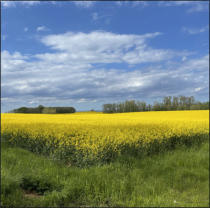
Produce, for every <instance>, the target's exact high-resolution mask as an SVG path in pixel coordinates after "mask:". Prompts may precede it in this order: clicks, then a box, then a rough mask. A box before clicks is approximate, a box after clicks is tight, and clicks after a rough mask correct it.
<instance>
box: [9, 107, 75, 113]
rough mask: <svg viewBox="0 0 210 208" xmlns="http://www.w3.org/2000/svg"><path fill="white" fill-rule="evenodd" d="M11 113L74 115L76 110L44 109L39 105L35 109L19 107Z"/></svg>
mask: <svg viewBox="0 0 210 208" xmlns="http://www.w3.org/2000/svg"><path fill="white" fill-rule="evenodd" d="M11 112H13V113H47V114H51V113H75V112H76V110H75V108H73V107H44V106H43V105H39V106H38V107H37V108H27V107H21V108H18V109H14V110H13V111H11Z"/></svg>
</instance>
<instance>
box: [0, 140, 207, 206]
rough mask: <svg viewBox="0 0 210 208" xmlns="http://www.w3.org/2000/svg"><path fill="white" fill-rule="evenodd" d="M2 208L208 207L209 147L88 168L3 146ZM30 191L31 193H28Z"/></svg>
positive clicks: (196, 147) (125, 157)
mask: <svg viewBox="0 0 210 208" xmlns="http://www.w3.org/2000/svg"><path fill="white" fill-rule="evenodd" d="M1 154H2V155H1V159H2V167H1V182H2V186H1V193H2V205H7V206H25V207H28V206H44V207H46V206H59V207H61V206H129V207H131V206H161V207H163V206H170V207H177V206H178V207H180V206H184V207H199V206H200V207H201V206H202V207H203V206H209V143H208V142H205V143H204V144H202V145H201V146H199V147H198V146H193V147H190V148H186V147H185V148H184V147H179V148H178V149H176V150H173V151H170V152H165V153H162V154H157V155H153V156H147V157H145V158H138V157H134V156H131V155H123V156H121V157H119V158H117V160H116V161H115V162H113V163H110V164H106V165H103V166H96V165H95V166H92V167H89V168H87V167H86V168H78V167H73V166H66V165H64V164H62V163H60V162H56V161H51V160H49V159H47V158H46V157H43V156H38V155H35V154H33V153H31V152H29V151H27V150H24V149H21V148H16V147H10V146H8V145H7V144H5V143H2V153H1ZM27 193H34V194H31V195H29V194H27Z"/></svg>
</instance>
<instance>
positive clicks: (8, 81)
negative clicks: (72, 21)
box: [1, 31, 209, 108]
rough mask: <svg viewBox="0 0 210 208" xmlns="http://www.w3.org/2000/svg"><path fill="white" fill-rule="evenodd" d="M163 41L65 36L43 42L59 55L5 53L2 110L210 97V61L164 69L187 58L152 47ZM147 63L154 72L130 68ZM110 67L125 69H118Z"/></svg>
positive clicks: (141, 37)
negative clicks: (162, 98)
mask: <svg viewBox="0 0 210 208" xmlns="http://www.w3.org/2000/svg"><path fill="white" fill-rule="evenodd" d="M158 35H160V33H150V34H145V35H127V34H114V33H109V32H104V31H95V32H92V33H65V34H60V35H48V36H45V37H44V38H43V39H42V42H43V43H44V44H45V45H46V46H48V47H50V48H51V49H53V50H55V51H54V52H52V53H48V54H36V55H34V56H29V55H24V54H21V53H19V52H15V53H10V52H8V51H3V52H2V83H1V84H2V98H3V101H2V106H5V105H6V106H10V108H15V107H19V106H21V105H29V104H31V105H33V104H34V105H38V103H39V104H44V105H70V103H73V104H72V105H74V103H80V104H82V103H85V104H87V103H90V102H95V103H99V102H101V103H104V102H109V101H110V100H112V99H114V101H118V100H125V99H147V98H155V97H158V96H160V97H162V96H165V95H180V94H183V95H197V94H196V93H199V95H201V94H203V96H208V82H209V81H208V77H209V76H208V73H209V56H208V55H206V56H203V57H200V58H196V59H195V58H194V59H192V58H191V59H190V58H187V59H185V60H183V61H182V62H181V63H179V62H175V64H168V65H167V64H162V62H160V60H162V61H163V60H165V61H168V60H171V58H173V57H174V56H175V57H176V56H177V54H179V55H181V54H182V53H181V52H175V51H171V50H165V49H164V50H163V49H154V48H152V47H151V46H149V45H148V38H155V37H157V36H158ZM184 56H186V57H187V55H181V57H184ZM31 58H33V59H31ZM34 58H37V59H34ZM32 60H33V61H32ZM145 62H147V63H149V64H150V67H149V66H144V67H143V66H142V65H140V66H139V65H138V66H136V65H133V67H132V68H129V69H128V68H127V67H126V64H130V63H145ZM95 63H96V64H95ZM98 63H99V65H100V66H99V65H97V64H98ZM103 63H105V64H103ZM108 63H110V64H113V63H115V64H117V63H124V65H120V67H118V69H117V68H115V67H114V65H108ZM157 63H158V65H157ZM163 63H165V62H163ZM107 66H109V67H108V68H107ZM198 88H199V89H200V90H199V91H198ZM195 89H197V91H195ZM193 93H194V94H193ZM34 100H36V101H37V103H34V102H33V101H34Z"/></svg>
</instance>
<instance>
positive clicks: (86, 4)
mask: <svg viewBox="0 0 210 208" xmlns="http://www.w3.org/2000/svg"><path fill="white" fill-rule="evenodd" d="M74 4H75V5H76V6H78V7H82V8H90V7H92V6H93V5H94V4H95V2H94V1H74Z"/></svg>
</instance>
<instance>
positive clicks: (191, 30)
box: [182, 25, 209, 35]
mask: <svg viewBox="0 0 210 208" xmlns="http://www.w3.org/2000/svg"><path fill="white" fill-rule="evenodd" d="M182 30H183V31H184V32H186V33H188V34H190V35H195V34H199V33H203V32H207V31H208V30H209V26H208V25H206V26H205V27H202V28H187V27H183V28H182Z"/></svg>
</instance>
